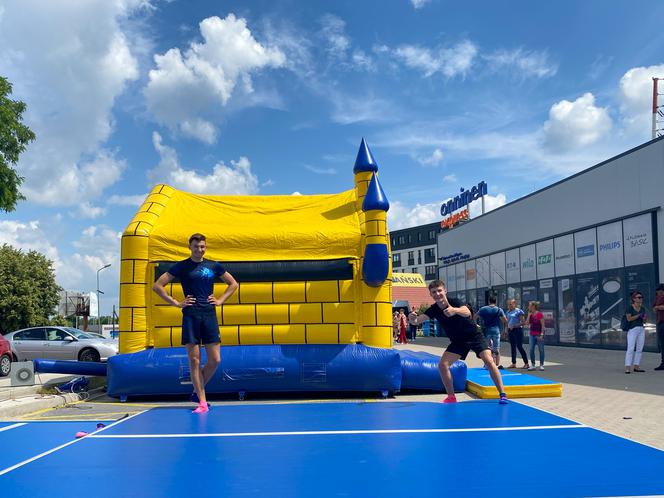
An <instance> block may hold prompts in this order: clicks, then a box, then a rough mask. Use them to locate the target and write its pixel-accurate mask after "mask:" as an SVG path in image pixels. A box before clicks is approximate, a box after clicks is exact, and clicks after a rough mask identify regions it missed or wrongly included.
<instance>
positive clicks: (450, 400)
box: [443, 394, 457, 403]
mask: <svg viewBox="0 0 664 498" xmlns="http://www.w3.org/2000/svg"><path fill="white" fill-rule="evenodd" d="M456 402H457V399H456V396H455V395H454V394H450V395H449V396H448V397H447V398H445V399H444V400H443V403H456Z"/></svg>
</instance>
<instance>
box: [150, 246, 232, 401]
mask: <svg viewBox="0 0 664 498" xmlns="http://www.w3.org/2000/svg"><path fill="white" fill-rule="evenodd" d="M206 249H207V245H206V241H205V235H203V234H200V233H195V234H194V235H192V236H191V237H189V250H190V251H191V256H190V257H189V258H187V259H185V260H183V261H178V262H177V263H175V264H174V265H173V266H172V267H171V268H170V269H169V270H168V271H167V272H166V273H164V274H163V275H161V276H160V277H159V278H158V279H157V281H156V282H155V283H154V285H153V286H152V289H153V290H154V291H155V292H156V293H157V294H158V295H159V297H161V298H162V299H163V300H164V301H166V302H167V303H169V304H171V305H173V306H177V307H178V308H181V309H182V344H183V345H185V346H186V347H187V355H188V357H189V369H190V371H191V383H192V384H193V385H194V393H193V394H192V401H198V406H197V407H196V409H195V410H194V413H205V412H207V411H208V410H209V406H210V405H209V404H208V403H207V399H206V397H205V384H207V382H208V381H209V380H210V379H211V378H212V376H213V375H214V372H215V371H216V370H217V367H218V366H219V363H220V362H221V354H220V347H219V343H220V338H219V324H218V322H217V313H216V310H215V306H221V305H222V304H223V303H224V302H225V301H226V299H228V298H229V297H230V296H231V295H232V294H233V292H235V290H236V289H237V288H238V284H237V282H236V281H235V279H234V278H233V276H232V275H231V274H230V273H228V272H227V271H226V269H225V268H224V267H223V265H222V264H221V263H218V262H216V261H210V260H207V259H203V255H204V254H205V250H206ZM175 278H178V279H179V280H180V283H181V284H182V291H183V293H184V295H185V296H186V297H185V298H184V300H183V301H178V300H177V299H175V298H173V297H172V296H170V295H169V294H168V292H166V288H165V286H166V285H167V284H169V283H170V282H172V281H173V280H174V279H175ZM215 278H221V279H222V280H223V281H224V282H226V284H228V287H226V290H225V291H224V293H223V294H222V295H221V297H220V298H219V299H217V298H216V297H214V280H215ZM201 344H203V346H205V354H206V355H207V361H206V362H205V366H204V367H203V369H201V348H200V345H201Z"/></svg>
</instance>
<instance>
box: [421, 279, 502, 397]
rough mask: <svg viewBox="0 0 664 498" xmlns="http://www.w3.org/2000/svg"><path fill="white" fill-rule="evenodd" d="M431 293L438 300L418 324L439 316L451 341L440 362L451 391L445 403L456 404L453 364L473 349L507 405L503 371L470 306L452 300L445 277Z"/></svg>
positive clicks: (440, 370)
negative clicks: (495, 361) (501, 374)
mask: <svg viewBox="0 0 664 498" xmlns="http://www.w3.org/2000/svg"><path fill="white" fill-rule="evenodd" d="M429 293H430V294H431V297H432V298H433V300H434V301H435V303H434V304H433V305H432V306H431V307H430V308H429V309H428V310H426V311H425V312H424V314H422V315H420V316H418V317H417V324H418V325H419V324H420V323H423V322H425V321H426V320H429V319H434V318H435V319H436V320H438V323H439V324H440V326H441V327H442V328H443V330H444V331H445V334H446V335H447V337H449V339H450V341H451V342H450V345H449V346H447V349H446V350H445V352H444V353H443V356H442V357H441V358H440V362H439V363H438V372H439V373H440V378H441V379H442V381H443V385H444V386H445V391H446V392H447V397H446V398H445V399H444V400H443V403H456V396H455V395H454V385H453V382H452V374H451V373H450V366H451V365H452V364H453V363H454V362H455V361H457V360H459V359H461V360H463V359H465V358H466V356H467V355H468V352H469V351H470V350H471V349H472V350H473V351H474V352H475V354H476V355H477V357H478V358H480V359H481V360H482V361H483V362H484V364H485V365H486V367H487V369H488V370H489V375H491V379H492V380H493V383H494V384H495V385H496V389H498V393H499V396H500V399H499V403H500V404H506V403H507V396H506V395H505V389H504V387H503V380H502V378H501V377H500V371H499V370H498V367H496V364H495V363H494V361H493V357H492V356H491V348H490V346H489V343H488V342H487V340H486V338H485V337H484V334H482V332H481V331H479V330H477V325H476V324H475V322H473V317H472V313H471V312H470V310H469V309H468V306H466V305H464V304H463V303H462V302H461V301H460V300H458V299H454V298H451V299H448V298H447V290H446V288H445V283H444V282H443V281H442V280H434V281H433V282H431V283H430V284H429Z"/></svg>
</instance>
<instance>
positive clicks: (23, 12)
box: [0, 0, 144, 205]
mask: <svg viewBox="0 0 664 498" xmlns="http://www.w3.org/2000/svg"><path fill="white" fill-rule="evenodd" d="M143 6H144V5H143V2H142V1H140V0H135V1H129V0H97V1H92V0H91V1H89V2H84V3H79V2H69V3H56V2H46V3H44V2H41V1H37V0H26V1H21V2H10V3H6V4H5V8H4V12H3V15H2V17H1V18H0V74H3V76H6V77H8V78H9V80H10V81H12V82H13V83H14V97H15V98H19V99H21V100H24V101H25V102H26V103H27V105H28V107H27V111H26V113H25V115H24V118H25V121H26V124H27V125H28V126H30V128H32V130H33V131H34V132H35V134H36V135H37V139H36V140H35V142H33V143H32V144H30V145H29V146H28V148H27V150H26V152H25V153H24V154H23V155H22V156H21V159H20V161H19V165H18V169H19V173H20V174H21V175H22V176H24V177H25V178H26V180H25V183H24V185H23V191H24V193H25V194H26V196H27V197H28V199H29V200H30V201H33V202H37V203H45V204H50V205H72V204H74V203H76V202H85V201H90V200H93V199H94V198H95V197H96V196H97V195H99V193H100V192H102V191H103V190H104V189H105V188H107V187H108V186H109V185H111V184H113V183H114V182H115V181H117V179H118V178H119V173H120V171H121V170H122V167H123V166H122V161H121V160H119V159H116V158H115V157H113V156H114V153H113V152H110V151H105V150H103V149H102V148H101V146H102V145H103V143H104V142H105V141H106V139H107V138H108V137H109V135H110V134H111V133H112V130H113V118H112V114H111V112H112V108H113V104H114V101H115V99H116V98H117V97H118V96H119V95H120V94H122V93H123V91H124V89H125V88H126V86H127V84H128V83H129V82H131V81H133V80H135V79H136V78H137V77H138V64H137V61H136V59H135V58H134V56H133V55H132V53H131V40H130V34H128V31H127V30H125V29H124V28H123V27H122V22H123V20H125V19H126V17H127V16H129V15H131V14H132V13H133V12H135V11H136V10H137V9H140V8H142V7H143ZM93 27H94V28H93ZM89 158H92V159H89ZM111 158H112V159H111ZM109 159H111V162H113V164H110V162H109ZM100 163H105V164H106V165H108V166H110V168H111V171H110V172H109V173H108V174H107V173H105V172H104V171H98V168H96V167H95V164H100ZM91 170H93V171H91ZM91 172H94V173H95V174H97V175H98V178H97V179H96V180H94V181H93V180H91V179H90V178H88V176H87V175H88V174H89V173H91ZM97 180H101V183H98V182H97ZM90 187H92V188H90Z"/></svg>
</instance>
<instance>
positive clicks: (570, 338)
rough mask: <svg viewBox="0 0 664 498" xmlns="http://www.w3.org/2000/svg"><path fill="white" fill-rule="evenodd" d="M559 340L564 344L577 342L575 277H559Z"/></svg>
mask: <svg viewBox="0 0 664 498" xmlns="http://www.w3.org/2000/svg"><path fill="white" fill-rule="evenodd" d="M557 294H558V295H557V298H558V299H557V301H558V340H559V341H560V342H561V343H564V344H574V343H575V342H576V313H575V308H574V279H573V278H571V277H569V278H559V279H558V282H557Z"/></svg>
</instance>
